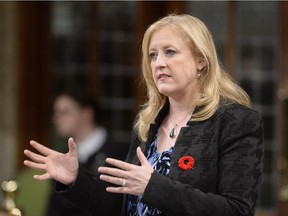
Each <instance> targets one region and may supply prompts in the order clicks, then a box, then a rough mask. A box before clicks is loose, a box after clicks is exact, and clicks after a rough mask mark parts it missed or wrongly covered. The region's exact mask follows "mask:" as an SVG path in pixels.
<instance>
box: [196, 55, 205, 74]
mask: <svg viewBox="0 0 288 216" xmlns="http://www.w3.org/2000/svg"><path fill="white" fill-rule="evenodd" d="M205 66H206V61H205V59H204V58H202V57H198V58H197V70H198V71H202V69H203V68H204V67H205Z"/></svg>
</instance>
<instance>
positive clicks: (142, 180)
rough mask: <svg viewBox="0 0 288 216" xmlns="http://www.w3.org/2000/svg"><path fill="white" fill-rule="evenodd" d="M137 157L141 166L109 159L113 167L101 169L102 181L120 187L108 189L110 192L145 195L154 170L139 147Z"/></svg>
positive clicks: (108, 161) (107, 160)
mask: <svg viewBox="0 0 288 216" xmlns="http://www.w3.org/2000/svg"><path fill="white" fill-rule="evenodd" d="M137 156H138V158H139V160H140V163H141V166H137V165H134V164H130V163H126V162H123V161H120V160H116V159H113V158H107V159H106V162H107V163H109V164H111V165H112V166H113V167H99V169H98V171H99V172H100V173H102V174H101V175H100V179H101V180H103V181H105V182H108V183H112V184H115V185H119V186H120V187H117V186H116V187H107V188H106V190H107V191H108V192H112V193H125V194H133V195H143V193H144V190H145V188H146V186H147V184H148V181H149V179H150V178H151V174H152V173H153V171H154V169H153V167H152V166H151V165H150V163H149V162H148V161H147V159H146V157H145V155H144V154H143V152H142V151H141V149H140V148H139V147H138V148H137Z"/></svg>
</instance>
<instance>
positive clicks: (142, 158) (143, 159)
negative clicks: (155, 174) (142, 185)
mask: <svg viewBox="0 0 288 216" xmlns="http://www.w3.org/2000/svg"><path fill="white" fill-rule="evenodd" d="M136 154H137V157H138V158H139V161H140V163H141V165H145V164H149V162H148V160H147V158H146V157H145V155H144V154H143V152H142V151H141V149H140V147H137V149H136Z"/></svg>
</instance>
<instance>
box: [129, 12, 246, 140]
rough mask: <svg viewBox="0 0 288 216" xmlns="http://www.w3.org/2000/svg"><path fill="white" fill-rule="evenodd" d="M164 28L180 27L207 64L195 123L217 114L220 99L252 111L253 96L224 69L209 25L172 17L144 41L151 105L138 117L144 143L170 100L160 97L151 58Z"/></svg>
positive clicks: (156, 26)
mask: <svg viewBox="0 0 288 216" xmlns="http://www.w3.org/2000/svg"><path fill="white" fill-rule="evenodd" d="M164 26H173V27H176V29H178V30H179V32H180V33H182V34H183V36H184V37H185V38H186V39H187V42H188V44H190V45H191V46H190V47H191V49H192V50H191V51H192V52H193V53H194V54H195V55H198V56H199V57H201V58H203V60H204V61H205V67H204V68H203V70H202V71H201V76H200V78H199V86H200V91H201V95H202V97H201V99H199V100H198V101H197V102H196V106H198V107H201V109H200V111H199V112H196V113H193V115H192V118H191V121H203V120H206V119H208V118H210V117H211V116H212V115H213V114H214V113H215V112H216V111H217V109H218V107H219V105H220V99H224V100H227V101H231V102H236V103H239V104H242V105H244V106H246V107H251V102H250V98H249V96H248V95H247V94H246V92H245V91H244V90H243V89H242V88H241V87H240V86H238V85H237V84H236V83H235V82H234V81H233V80H232V79H231V77H230V76H229V74H228V73H226V71H224V70H223V68H222V67H221V65H220V63H219V60H218V56H217V52H216V48H215V45H214V41H213V38H212V36H211V34H210V32H209V30H208V29H207V27H206V25H205V24H204V23H203V22H202V21H201V20H199V19H198V18H196V17H193V16H191V15H187V14H182V15H176V14H171V15H168V16H166V17H164V18H162V19H160V20H158V21H156V22H155V23H153V24H152V25H151V26H150V27H149V28H148V29H147V30H146V32H145V34H144V37H143V41H142V76H143V79H144V82H145V84H146V87H147V101H146V103H145V104H144V105H143V108H142V109H141V110H140V112H139V113H138V116H137V119H136V122H135V125H134V129H135V131H136V132H137V134H138V137H139V139H140V140H142V141H146V140H147V134H148V130H149V127H150V124H151V123H155V118H156V116H157V115H158V113H159V111H160V110H161V108H163V106H164V105H165V103H166V102H167V96H165V95H162V94H160V93H159V91H158V89H157V86H156V85H155V83H154V80H153V74H152V70H151V66H150V58H149V45H150V40H151V37H152V35H153V33H154V32H156V31H157V30H159V29H160V28H162V27H164Z"/></svg>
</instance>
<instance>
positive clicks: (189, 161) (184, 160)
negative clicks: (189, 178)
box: [178, 156, 195, 170]
mask: <svg viewBox="0 0 288 216" xmlns="http://www.w3.org/2000/svg"><path fill="white" fill-rule="evenodd" d="M194 163H195V160H194V158H193V157H191V156H183V157H181V158H179V160H178V167H179V168H181V169H183V170H190V169H192V168H193V167H194Z"/></svg>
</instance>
